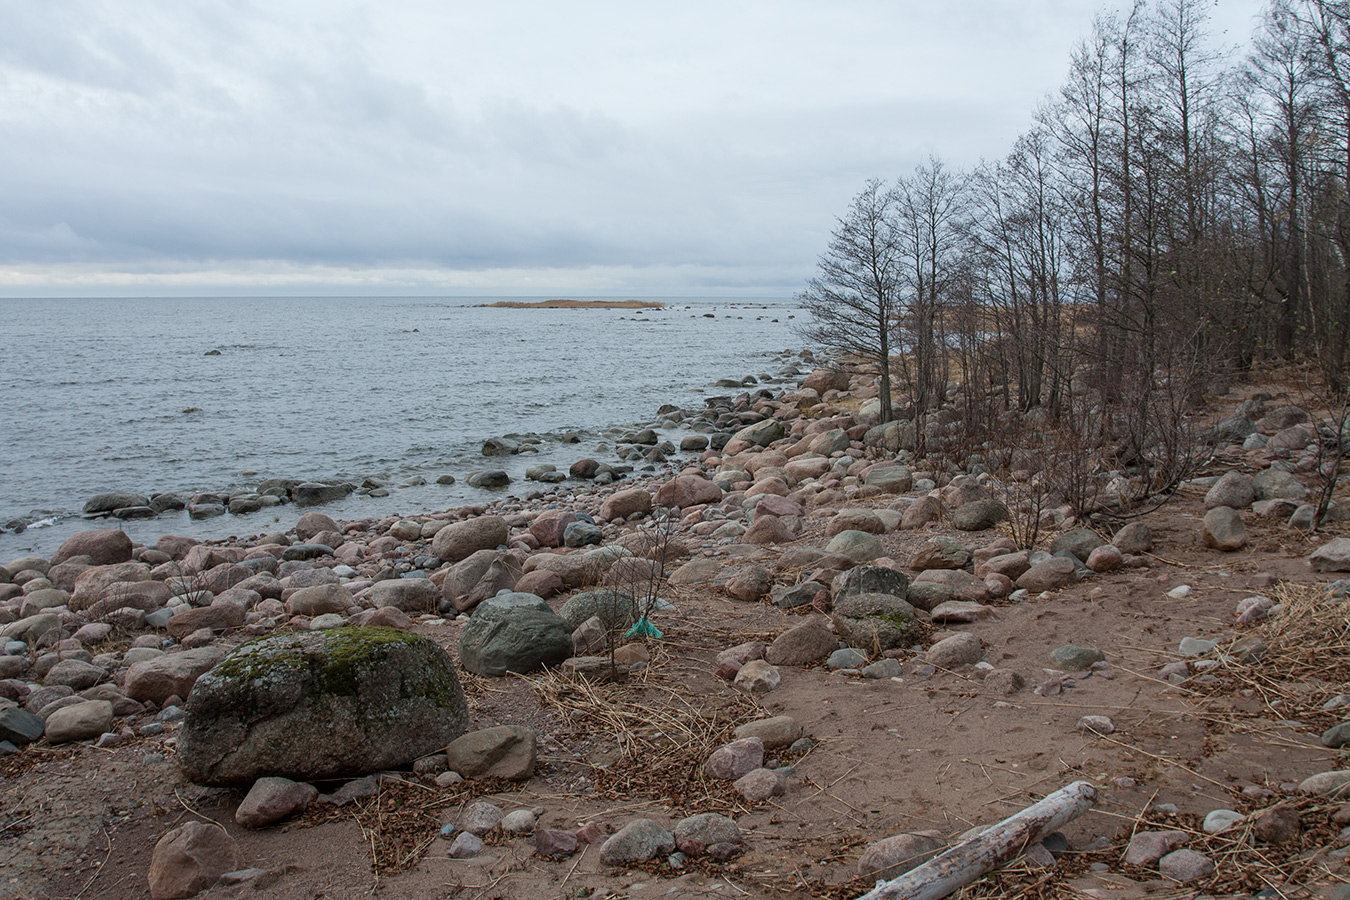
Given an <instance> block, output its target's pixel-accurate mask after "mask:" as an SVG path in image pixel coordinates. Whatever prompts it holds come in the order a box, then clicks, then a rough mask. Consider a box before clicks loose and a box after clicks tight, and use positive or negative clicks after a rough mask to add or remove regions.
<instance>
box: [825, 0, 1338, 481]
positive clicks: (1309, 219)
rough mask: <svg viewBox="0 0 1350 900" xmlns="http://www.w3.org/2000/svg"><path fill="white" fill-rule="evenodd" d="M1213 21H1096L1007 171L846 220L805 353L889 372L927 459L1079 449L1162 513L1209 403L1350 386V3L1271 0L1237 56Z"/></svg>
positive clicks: (1168, 3) (1190, 1)
mask: <svg viewBox="0 0 1350 900" xmlns="http://www.w3.org/2000/svg"><path fill="white" fill-rule="evenodd" d="M1207 5H1208V3H1207V2H1204V0H1158V2H1156V3H1154V4H1149V5H1146V4H1145V3H1144V2H1143V0H1136V2H1135V3H1134V5H1133V7H1132V8H1130V9H1129V10H1128V11H1126V12H1123V13H1120V14H1112V15H1101V16H1099V17H1098V18H1097V19H1096V21H1095V22H1094V24H1093V27H1092V30H1091V33H1090V34H1089V35H1088V36H1087V37H1086V38H1084V39H1083V40H1082V41H1081V42H1080V43H1079V44H1078V45H1077V47H1076V48H1075V49H1074V51H1073V53H1072V57H1071V60H1070V65H1069V72H1068V75H1067V77H1066V79H1065V81H1064V84H1063V85H1062V86H1061V87H1060V88H1059V90H1058V91H1057V92H1055V94H1054V95H1052V96H1051V97H1050V98H1048V99H1047V100H1046V102H1044V103H1043V104H1042V106H1041V108H1040V109H1039V110H1038V112H1037V114H1036V115H1035V117H1034V120H1033V121H1032V122H1031V124H1030V126H1029V127H1028V128H1027V130H1026V131H1025V132H1024V133H1023V134H1022V135H1021V136H1020V137H1018V139H1017V140H1016V142H1015V144H1014V146H1013V147H1012V149H1011V151H1010V152H1009V153H1008V154H1007V156H1006V157H1004V158H1003V159H1000V160H997V161H993V162H985V163H982V164H981V165H979V166H976V167H974V168H973V169H969V170H957V169H954V168H952V167H950V166H948V165H946V164H945V163H944V162H943V161H942V160H941V159H939V158H936V157H930V158H929V159H928V160H927V161H925V162H924V163H923V164H921V165H919V166H917V167H916V168H915V169H914V170H913V171H912V172H910V173H908V174H906V175H903V176H901V177H899V178H897V179H895V180H894V181H892V182H885V181H882V180H873V181H869V182H868V183H867V184H866V185H865V186H864V187H863V188H862V190H861V191H860V192H859V193H858V194H857V196H855V197H854V198H853V200H852V202H851V203H850V205H849V207H848V209H847V211H846V212H845V213H844V214H843V215H842V216H841V217H840V218H839V220H838V223H837V226H836V228H835V229H834V231H833V233H832V235H831V239H830V242H829V244H828V247H827V249H826V251H825V253H824V254H823V255H822V257H821V259H820V264H819V270H818V273H817V274H816V276H815V277H814V278H812V279H811V280H810V281H809V282H808V283H807V287H806V289H805V290H804V291H803V292H802V293H801V294H800V295H799V300H800V301H801V302H802V304H803V305H804V306H805V307H806V308H807V309H808V310H809V311H810V312H811V313H812V314H813V315H812V317H811V324H810V325H809V326H807V327H806V328H805V329H804V333H805V335H806V336H807V337H808V338H810V339H812V340H814V341H816V342H817V343H819V344H821V345H823V346H825V347H827V348H829V349H831V350H834V351H837V352H840V353H844V354H848V355H851V356H855V357H859V358H861V359H863V360H867V361H870V362H872V363H874V364H877V365H878V366H879V367H880V372H881V391H882V396H883V397H894V399H895V401H896V402H895V407H894V408H893V407H892V405H891V404H890V403H885V402H883V403H882V418H883V421H885V420H890V419H892V418H893V417H896V416H898V417H900V418H902V419H904V420H906V421H914V422H915V423H917V427H916V429H915V431H914V433H913V436H912V438H911V439H910V442H911V443H912V444H913V445H914V448H913V449H915V450H918V451H920V452H922V451H924V450H931V449H933V448H934V447H935V446H938V445H940V444H943V443H944V442H945V444H946V445H948V446H951V447H954V446H957V445H959V446H960V447H961V448H962V449H963V450H964V451H966V452H969V451H971V450H978V449H980V448H984V449H986V450H987V449H989V448H990V446H992V444H993V443H995V440H996V439H997V438H1000V437H1002V438H1003V439H1004V442H1005V443H1006V438H1007V436H1008V435H1009V434H1010V431H1009V429H1010V426H1009V422H1010V420H1011V421H1014V422H1020V423H1024V424H1029V425H1032V426H1035V427H1037V428H1041V429H1061V430H1062V429H1064V428H1070V429H1073V430H1075V432H1076V433H1075V434H1074V435H1073V438H1074V440H1078V441H1083V442H1087V443H1093V442H1096V443H1098V444H1100V443H1107V444H1111V445H1112V446H1113V447H1114V448H1115V452H1116V455H1115V457H1114V459H1115V462H1116V463H1117V464H1118V467H1121V468H1128V467H1129V466H1135V467H1136V468H1138V467H1139V466H1142V467H1143V468H1144V469H1145V470H1146V475H1145V477H1144V478H1143V481H1145V482H1149V483H1150V484H1148V485H1147V488H1148V489H1156V488H1158V487H1159V486H1160V484H1159V482H1166V481H1167V480H1169V479H1174V478H1175V477H1177V474H1178V472H1177V464H1176V461H1175V460H1168V459H1167V457H1168V456H1169V454H1172V455H1175V454H1177V453H1181V450H1180V448H1173V450H1168V449H1166V447H1165V446H1163V447H1161V449H1160V444H1161V445H1166V444H1167V442H1168V441H1169V440H1173V441H1177V440H1180V438H1179V437H1178V436H1177V435H1178V434H1179V431H1178V429H1179V424H1178V423H1179V421H1180V419H1181V418H1183V417H1184V415H1185V411H1186V408H1187V404H1188V403H1190V402H1192V401H1193V400H1194V399H1195V398H1197V397H1198V396H1200V395H1201V394H1202V393H1203V392H1204V391H1206V390H1207V389H1209V388H1211V387H1212V386H1213V384H1214V382H1216V381H1221V380H1225V379H1227V378H1229V377H1232V376H1233V375H1237V374H1240V373H1242V372H1244V371H1247V370H1250V369H1251V368H1252V367H1253V366H1257V365H1261V364H1265V363H1269V362H1278V361H1291V362H1301V361H1310V362H1313V363H1315V364H1316V365H1317V366H1318V368H1319V371H1320V372H1321V374H1322V376H1323V377H1324V378H1325V384H1326V385H1327V386H1329V387H1330V388H1331V389H1332V390H1333V391H1336V392H1339V393H1344V392H1345V391H1346V389H1347V387H1350V198H1348V197H1347V189H1348V188H1350V0H1272V2H1270V3H1269V4H1268V5H1267V7H1266V8H1265V9H1264V11H1263V14H1262V16H1261V19H1260V21H1259V23H1258V24H1257V26H1256V28H1255V32H1254V35H1253V38H1252V41H1251V44H1250V49H1249V51H1248V52H1246V53H1245V54H1244V55H1242V56H1241V57H1238V55H1237V54H1236V53H1235V52H1227V53H1225V52H1221V51H1220V50H1218V49H1217V48H1216V44H1215V41H1214V38H1213V35H1212V34H1210V32H1209V31H1208V27H1207V26H1208V23H1207V19H1206V7H1207ZM893 379H894V380H895V381H897V382H898V383H897V384H895V385H892V383H891V382H892V380H893ZM954 381H955V382H959V383H961V385H962V386H963V387H962V391H961V392H960V397H961V399H960V400H956V401H955V402H954V400H955V397H954V392H953V391H952V390H949V383H951V382H954ZM893 388H894V393H892V391H893ZM1014 430H1015V429H1014ZM1169 433H1170V434H1172V437H1171V438H1169V436H1168V435H1169ZM958 438H959V439H958ZM1150 473H1151V474H1150ZM1164 486H1165V485H1164ZM1141 490H1142V488H1141Z"/></svg>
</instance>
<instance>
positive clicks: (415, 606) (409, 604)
mask: <svg viewBox="0 0 1350 900" xmlns="http://www.w3.org/2000/svg"><path fill="white" fill-rule="evenodd" d="M361 599H362V600H365V601H367V602H369V603H373V604H375V607H376V608H377V609H378V608H380V607H384V606H392V607H394V608H395V609H399V610H402V611H403V612H405V613H432V612H435V611H436V605H437V603H439V602H440V599H441V589H440V588H438V587H436V585H434V584H432V583H431V580H430V579H428V578H390V579H387V580H385V581H377V582H375V583H374V584H372V585H371V586H370V587H368V588H366V590H365V593H363V594H362V595H361Z"/></svg>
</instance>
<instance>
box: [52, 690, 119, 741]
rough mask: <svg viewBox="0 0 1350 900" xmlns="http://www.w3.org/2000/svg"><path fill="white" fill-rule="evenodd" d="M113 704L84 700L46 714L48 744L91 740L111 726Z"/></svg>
mask: <svg viewBox="0 0 1350 900" xmlns="http://www.w3.org/2000/svg"><path fill="white" fill-rule="evenodd" d="M112 720H113V705H112V704H111V703H109V702H108V701H107V700H85V701H84V702H82V703H80V702H77V703H74V704H72V705H70V706H65V707H62V708H61V709H58V710H57V711H56V712H54V713H52V714H51V715H49V716H47V730H46V734H45V737H46V738H47V742H48V743H50V744H65V743H69V742H71V741H92V740H94V739H95V738H97V737H99V736H100V735H102V734H103V733H104V732H105V731H107V730H109V729H110V728H112Z"/></svg>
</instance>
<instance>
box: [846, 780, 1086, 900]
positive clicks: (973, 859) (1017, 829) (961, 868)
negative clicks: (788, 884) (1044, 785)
mask: <svg viewBox="0 0 1350 900" xmlns="http://www.w3.org/2000/svg"><path fill="white" fill-rule="evenodd" d="M1096 801H1097V789H1096V788H1094V787H1093V786H1092V785H1090V784H1088V783H1087V782H1086V781H1075V782H1074V783H1073V784H1070V785H1068V786H1067V787H1062V788H1060V789H1059V790H1057V791H1055V792H1054V793H1053V794H1050V795H1048V796H1047V797H1045V799H1043V800H1040V801H1038V802H1036V803H1033V804H1032V805H1031V806H1028V807H1027V808H1026V809H1024V810H1022V811H1021V812H1019V813H1016V814H1015V815H1012V816H1009V817H1008V818H1006V819H1004V820H1003V821H1002V822H999V823H998V824H997V825H994V826H992V827H991V828H988V829H986V830H985V831H983V832H981V833H980V834H978V835H976V836H975V837H973V838H971V839H970V840H968V841H965V842H964V843H961V844H957V845H956V846H955V847H952V848H951V849H950V850H948V851H946V852H945V853H943V854H942V855H940V856H937V857H934V858H933V859H931V860H929V861H928V862H926V863H924V864H923V865H921V866H918V867H916V868H913V869H910V870H909V871H908V872H906V873H905V874H903V875H901V876H900V877H899V878H893V879H891V880H890V881H884V882H879V883H878V884H877V886H876V887H875V888H873V889H872V890H870V891H868V892H867V893H866V894H864V895H863V896H861V897H859V898H858V900H938V898H940V897H945V896H947V895H948V894H950V893H952V892H953V891H956V890H959V889H960V888H963V887H965V886H966V885H968V884H970V883H971V882H972V881H974V880H975V879H977V878H979V877H980V876H982V875H984V874H986V873H988V872H992V871H993V870H994V869H997V868H998V867H999V866H1002V865H1004V864H1006V863H1008V862H1010V861H1011V860H1013V859H1016V858H1017V857H1018V856H1020V855H1021V854H1022V853H1023V852H1025V851H1026V849H1027V848H1028V847H1030V846H1031V845H1032V844H1035V843H1037V842H1038V841H1041V840H1042V839H1044V838H1045V836H1046V835H1049V834H1052V833H1053V832H1056V831H1058V830H1059V829H1060V828H1062V827H1063V826H1064V824H1065V823H1066V822H1070V821H1072V820H1074V819H1076V818H1078V817H1079V816H1081V815H1082V814H1083V813H1085V812H1087V811H1088V810H1089V809H1091V808H1092V804H1093V803H1095V802H1096Z"/></svg>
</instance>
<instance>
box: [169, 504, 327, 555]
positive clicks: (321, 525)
mask: <svg viewBox="0 0 1350 900" xmlns="http://www.w3.org/2000/svg"><path fill="white" fill-rule="evenodd" d="M341 530H342V529H340V528H339V527H338V523H337V522H334V521H333V519H332V518H331V517H330V516H326V515H324V514H323V513H321V512H318V511H313V510H312V511H310V512H307V513H305V514H304V515H303V516H301V517H300V520H299V521H298V522H296V523H295V536H296V537H298V538H300V540H301V542H302V543H308V542H309V541H310V540H311V539H312V538H313V537H314V535H316V534H321V533H323V532H325V531H336V532H339V533H340V532H341ZM161 549H162V548H161Z"/></svg>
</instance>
